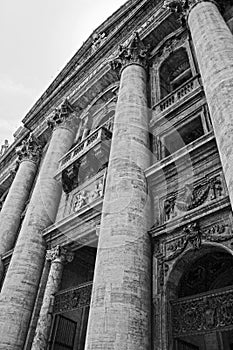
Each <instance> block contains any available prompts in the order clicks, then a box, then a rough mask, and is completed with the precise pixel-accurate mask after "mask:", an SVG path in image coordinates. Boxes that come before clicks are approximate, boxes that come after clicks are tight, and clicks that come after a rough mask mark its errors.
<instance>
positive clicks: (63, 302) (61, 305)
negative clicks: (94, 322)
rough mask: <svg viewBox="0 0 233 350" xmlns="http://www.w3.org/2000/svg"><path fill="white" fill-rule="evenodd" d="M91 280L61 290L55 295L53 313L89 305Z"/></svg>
mask: <svg viewBox="0 0 233 350" xmlns="http://www.w3.org/2000/svg"><path fill="white" fill-rule="evenodd" d="M91 291H92V282H87V283H84V284H81V285H79V286H77V287H73V288H70V289H66V290H62V291H60V292H58V293H57V294H56V295H55V298H54V304H53V313H54V314H60V313H63V312H67V311H72V310H75V309H80V308H83V307H85V306H89V305H90V302H91Z"/></svg>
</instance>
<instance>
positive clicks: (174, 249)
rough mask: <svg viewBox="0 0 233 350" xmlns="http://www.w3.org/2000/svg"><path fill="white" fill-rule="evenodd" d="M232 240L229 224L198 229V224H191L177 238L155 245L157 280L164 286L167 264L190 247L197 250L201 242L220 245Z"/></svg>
mask: <svg viewBox="0 0 233 350" xmlns="http://www.w3.org/2000/svg"><path fill="white" fill-rule="evenodd" d="M231 239H233V232H232V228H231V225H230V222H225V221H221V222H217V223H215V224H213V225H211V226H209V227H204V228H200V225H199V223H198V222H197V221H196V222H193V223H190V224H188V225H186V226H184V227H183V229H182V233H181V234H179V236H178V237H176V238H172V239H171V240H170V241H167V242H164V243H157V245H156V250H155V257H156V258H157V260H158V280H159V284H160V286H163V285H164V281H165V277H166V275H167V273H168V272H169V268H170V266H169V264H168V263H169V262H171V261H172V260H175V259H177V258H178V257H179V256H180V255H181V254H182V253H183V252H185V250H186V249H187V248H188V247H190V248H192V249H199V248H200V247H201V245H202V242H203V241H207V242H215V243H222V242H226V241H229V240H231Z"/></svg>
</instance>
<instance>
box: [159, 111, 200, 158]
mask: <svg viewBox="0 0 233 350" xmlns="http://www.w3.org/2000/svg"><path fill="white" fill-rule="evenodd" d="M202 135H204V130H203V126H202V122H201V117H197V118H195V119H194V120H192V121H190V122H189V123H187V124H185V125H184V126H182V127H180V128H177V129H176V130H174V131H173V132H171V133H170V134H169V135H167V136H166V137H165V138H164V149H165V152H164V156H165V157H167V156H169V155H170V154H172V153H174V152H176V151H178V149H180V148H182V147H185V146H186V145H188V144H189V143H191V142H193V141H194V140H196V139H198V138H199V137H201V136H202Z"/></svg>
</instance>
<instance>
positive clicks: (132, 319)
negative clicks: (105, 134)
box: [85, 65, 151, 350]
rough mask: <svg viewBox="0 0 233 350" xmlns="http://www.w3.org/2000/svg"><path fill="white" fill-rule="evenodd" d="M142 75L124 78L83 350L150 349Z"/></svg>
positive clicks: (126, 73)
mask: <svg viewBox="0 0 233 350" xmlns="http://www.w3.org/2000/svg"><path fill="white" fill-rule="evenodd" d="M147 119H148V116H147V101H146V73H145V70H144V68H142V67H141V66H139V65H130V66H128V67H126V68H125V69H124V70H123V72H122V78H121V85H120V92H119V99H118V104H117V110H116V116H115V123H114V131H113V140H112V148H111V154H110V163H109V169H108V177H107V185H106V194H105V198H104V205H103V214H102V223H101V229H100V238H99V245H98V252H97V260H96V267H95V276H94V282H93V295H92V304H91V309H90V316H89V325H88V331H87V338H86V347H85V349H88V350H90V349H101V350H103V349H111V350H112V349H115V350H116V349H119V350H122V349H127V350H129V349H132V350H133V349H134V350H136V349H138V350H139V349H143V350H145V349H149V348H150V309H151V300H150V292H151V290H150V289H151V287H150V284H151V275H150V242H149V236H148V235H147V225H148V222H147V215H149V210H148V209H149V208H148V193H147V184H146V179H145V175H144V170H145V169H146V168H147V167H148V166H149V152H148V148H147V147H148V126H147V123H148V120H147Z"/></svg>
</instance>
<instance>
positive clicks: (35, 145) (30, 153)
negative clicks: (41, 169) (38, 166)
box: [14, 133, 42, 171]
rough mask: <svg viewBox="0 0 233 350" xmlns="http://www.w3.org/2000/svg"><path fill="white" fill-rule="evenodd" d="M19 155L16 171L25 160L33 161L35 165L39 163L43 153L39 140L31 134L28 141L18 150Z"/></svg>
mask: <svg viewBox="0 0 233 350" xmlns="http://www.w3.org/2000/svg"><path fill="white" fill-rule="evenodd" d="M16 153H17V155H18V159H17V162H16V163H17V166H16V168H15V169H14V170H15V171H16V170H17V169H18V165H19V163H20V162H22V161H24V160H31V161H33V162H35V163H38V162H39V160H40V156H41V153H42V146H41V144H40V142H39V140H38V139H37V138H36V137H35V136H34V135H33V134H32V133H31V134H30V135H29V137H28V139H27V140H24V141H23V142H22V145H21V146H20V147H18V148H17V149H16Z"/></svg>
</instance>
